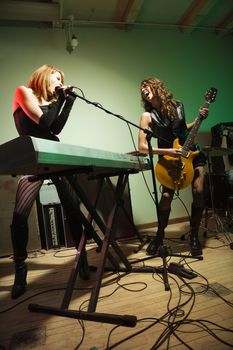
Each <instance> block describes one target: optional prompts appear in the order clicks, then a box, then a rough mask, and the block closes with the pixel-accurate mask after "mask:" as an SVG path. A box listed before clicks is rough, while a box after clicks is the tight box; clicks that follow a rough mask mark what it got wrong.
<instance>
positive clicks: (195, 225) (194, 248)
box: [190, 204, 203, 256]
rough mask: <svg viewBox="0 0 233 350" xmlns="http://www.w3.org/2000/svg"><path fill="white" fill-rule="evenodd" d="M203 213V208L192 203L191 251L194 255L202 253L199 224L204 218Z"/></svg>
mask: <svg viewBox="0 0 233 350" xmlns="http://www.w3.org/2000/svg"><path fill="white" fill-rule="evenodd" d="M202 214H203V208H198V207H195V206H194V205H193V204H192V208H191V219H190V226H191V233H190V252H191V254H192V256H198V255H202V247H201V243H200V241H199V239H198V231H199V226H200V223H201V219H202Z"/></svg>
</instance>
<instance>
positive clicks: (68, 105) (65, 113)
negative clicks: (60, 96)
mask: <svg viewBox="0 0 233 350" xmlns="http://www.w3.org/2000/svg"><path fill="white" fill-rule="evenodd" d="M75 99H76V97H75V96H72V95H68V96H67V97H66V102H65V104H64V107H63V109H62V111H61V113H60V114H59V116H58V117H57V118H56V119H55V121H54V122H53V123H52V125H51V127H50V130H51V131H52V132H53V133H54V134H55V135H57V134H59V133H60V132H61V130H62V129H63V127H64V125H65V124H66V122H67V119H68V117H69V114H70V111H71V109H72V106H73V104H74V101H75Z"/></svg>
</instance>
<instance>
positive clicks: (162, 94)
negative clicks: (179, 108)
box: [141, 77, 177, 120]
mask: <svg viewBox="0 0 233 350" xmlns="http://www.w3.org/2000/svg"><path fill="white" fill-rule="evenodd" d="M146 86H149V87H150V88H151V91H152V93H153V95H154V96H156V97H157V98H158V100H159V102H160V103H161V112H162V114H164V115H167V116H168V118H169V119H171V120H173V119H175V118H176V117H177V112H176V103H175V101H174V100H173V95H172V93H171V92H170V91H168V90H167V88H166V86H165V84H164V83H163V82H162V81H161V80H159V79H157V78H153V77H152V78H147V79H145V80H143V81H142V82H141V97H142V103H143V105H144V108H145V110H146V111H148V112H150V111H151V110H152V109H153V106H152V105H151V103H150V102H149V101H147V100H146V99H145V97H144V95H143V93H142V88H145V87H146Z"/></svg>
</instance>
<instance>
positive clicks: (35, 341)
mask: <svg viewBox="0 0 233 350" xmlns="http://www.w3.org/2000/svg"><path fill="white" fill-rule="evenodd" d="M210 220H211V219H210ZM210 224H211V223H210ZM208 226H209V224H208ZM210 226H211V225H210ZM188 229H189V226H188V225H187V223H182V224H175V225H170V226H169V227H168V229H167V234H166V240H165V244H166V246H167V247H171V250H172V252H173V253H179V254H180V253H182V254H186V255H187V254H188V253H189V250H188V241H187V240H180V236H181V234H182V233H185V232H187V231H188ZM218 230H219V229H218V228H215V222H214V223H213V226H212V231H210V230H209V231H208V232H207V237H206V238H205V237H203V234H202V232H201V234H200V236H201V239H202V244H203V246H204V249H203V258H204V259H203V260H196V259H193V258H187V259H185V260H182V261H180V260H181V259H180V258H177V257H167V259H166V260H167V265H168V267H169V271H170V269H171V266H173V265H171V263H172V262H173V263H174V262H180V263H181V262H182V264H184V266H183V269H181V270H182V272H183V273H185V272H186V270H184V269H188V272H190V271H191V272H192V270H193V273H195V274H196V275H197V276H196V277H195V278H193V279H188V278H184V279H180V278H179V277H178V276H177V275H175V274H172V273H170V272H168V282H169V286H170V290H167V291H165V288H164V281H163V278H162V274H161V273H158V272H159V271H160V267H161V266H163V265H162V262H163V260H162V258H161V257H153V258H150V259H147V258H148V257H147V256H146V253H145V248H146V246H145V247H144V248H143V249H142V250H140V251H139V252H138V253H135V252H134V249H135V248H137V247H138V241H137V239H128V240H126V239H124V240H122V241H119V245H120V247H121V249H122V251H123V252H124V255H125V256H126V257H127V259H128V261H130V263H131V265H132V266H134V267H135V266H141V267H142V266H151V267H154V269H153V270H154V273H153V272H152V269H151V268H149V269H148V270H149V272H146V269H143V271H142V272H131V273H127V274H126V273H124V272H120V273H115V272H112V271H111V270H110V271H106V272H105V274H104V277H103V280H102V286H101V290H100V294H99V300H98V303H97V308H96V315H97V313H98V314H99V313H101V314H102V313H104V314H107V315H118V316H123V315H131V316H134V317H135V318H136V319H137V322H136V325H135V327H126V326H117V325H116V324H109V323H103V322H96V321H94V322H93V321H90V320H88V321H81V320H78V319H75V318H68V317H63V316H62V317H61V316H55V315H51V314H45V313H36V312H30V311H28V305H29V304H39V305H46V306H50V307H52V306H53V307H58V308H60V306H61V302H62V299H63V295H64V290H65V287H66V282H67V280H68V277H69V274H70V272H71V268H72V267H73V265H74V258H75V250H74V249H66V250H61V251H58V250H56V251H46V252H37V253H36V254H33V253H31V254H30V256H29V259H28V269H29V272H28V289H27V292H26V293H25V294H24V295H23V296H21V297H20V298H19V299H17V300H14V301H13V300H11V298H10V291H11V286H12V283H13V276H14V274H13V272H14V271H13V263H12V259H11V258H10V257H9V258H1V259H0V263H1V276H0V277H1V280H0V291H1V293H0V309H1V313H0V349H23V350H26V349H38V350H39V349H43V350H45V349H46V350H59V349H68V350H71V349H83V350H90V349H92V350H93V349H95V350H97V349H98V350H100V349H101V350H102V349H121V350H132V349H133V350H147V349H179V350H180V349H181V350H182V349H195V350H196V349H197V350H201V349H208V350H211V349H213V350H219V349H229V348H230V347H233V273H232V266H233V250H232V249H230V246H229V243H230V240H231V239H232V238H233V237H232V236H233V235H232V234H231V233H229V231H230V230H231V228H229V227H228V228H227V231H228V233H226V232H224V233H220V232H218ZM154 233H155V230H148V231H147V232H144V233H143V235H144V234H149V235H153V234H154ZM87 249H88V260H89V264H90V265H92V266H97V264H98V260H99V258H100V254H99V253H98V252H96V246H95V244H94V243H89V244H88V246H87ZM169 249H170V248H169ZM138 259H142V261H140V262H138V263H136V262H135V261H136V260H138ZM109 266H110V265H109ZM166 271H167V270H166ZM95 277H96V272H95V271H93V272H91V278H90V279H89V280H88V281H83V280H80V279H79V277H78V278H77V281H76V285H75V289H74V292H73V297H72V301H71V303H70V307H69V309H72V310H76V311H77V312H76V313H75V315H77V314H78V310H83V311H86V310H87V305H88V300H89V297H90V290H91V288H92V286H93V282H94V281H95ZM108 319H109V318H108ZM113 319H114V322H115V320H116V318H114V317H113ZM126 319H127V320H128V319H129V317H126ZM133 319H134V318H133Z"/></svg>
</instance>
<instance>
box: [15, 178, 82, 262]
mask: <svg viewBox="0 0 233 350" xmlns="http://www.w3.org/2000/svg"><path fill="white" fill-rule="evenodd" d="M28 178H29V176H22V177H21V178H20V179H19V182H18V188H17V192H16V200H15V208H14V212H13V219H12V224H11V238H12V246H13V252H14V261H15V262H16V263H17V262H22V261H24V260H25V259H26V258H27V243H28V217H29V215H30V212H31V209H32V206H33V203H34V201H35V199H36V198H37V196H38V194H39V191H40V188H41V186H42V184H43V181H42V180H36V181H33V182H31V181H29V180H28ZM52 181H53V183H54V185H55V186H56V189H57V192H58V196H59V198H60V201H61V203H62V206H63V208H64V210H65V212H66V214H68V215H67V223H68V225H69V228H70V233H71V235H72V238H73V241H74V243H75V245H76V246H77V245H78V243H79V240H80V237H81V234H82V224H81V220H80V215H79V213H80V212H79V205H80V201H79V199H78V198H77V195H76V194H75V192H74V191H73V190H72V188H71V186H70V185H69V182H68V181H67V179H66V178H61V177H55V176H54V177H53V178H52Z"/></svg>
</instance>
